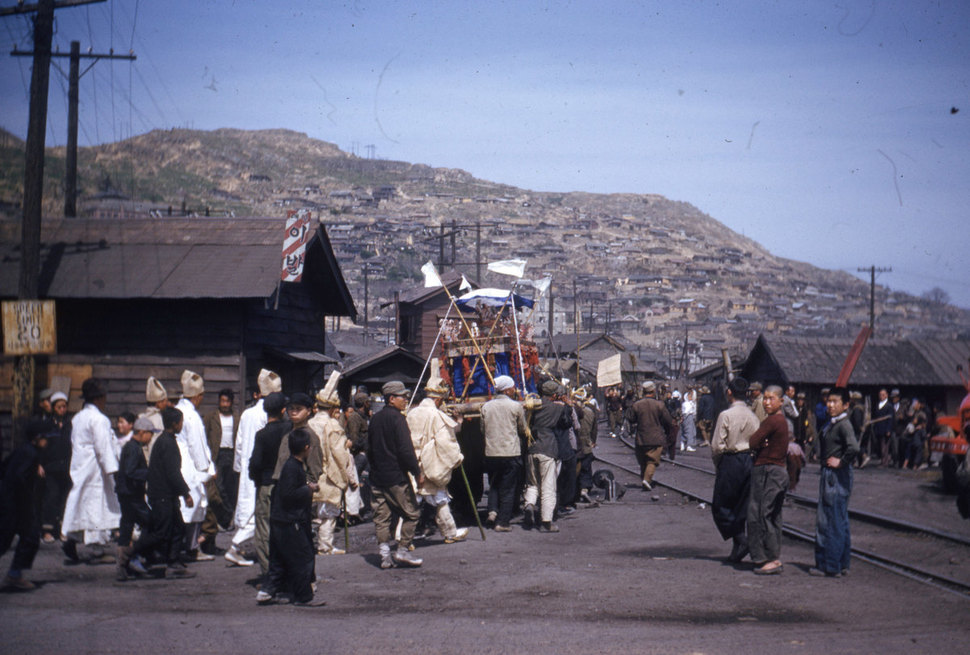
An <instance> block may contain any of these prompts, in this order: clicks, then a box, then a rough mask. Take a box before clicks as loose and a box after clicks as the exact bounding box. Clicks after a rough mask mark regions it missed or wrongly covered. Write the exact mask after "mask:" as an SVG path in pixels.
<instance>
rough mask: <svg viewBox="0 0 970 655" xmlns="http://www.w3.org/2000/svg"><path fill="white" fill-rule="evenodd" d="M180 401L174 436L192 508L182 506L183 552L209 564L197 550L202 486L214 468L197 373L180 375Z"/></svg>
mask: <svg viewBox="0 0 970 655" xmlns="http://www.w3.org/2000/svg"><path fill="white" fill-rule="evenodd" d="M181 382H182V399H181V400H179V402H178V404H177V405H176V406H175V407H176V409H178V410H180V411H181V412H182V417H183V420H182V430H181V431H180V432H179V433H178V434H177V435H175V439H176V441H177V442H178V446H179V452H180V453H181V455H182V477H183V478H184V479H185V483H186V484H187V485H188V486H189V494H190V495H191V496H192V501H193V503H192V506H191V507H189V506H187V505H186V504H185V501H184V499H183V500H182V501H181V503H182V520H183V521H184V522H185V551H186V552H187V553H188V557H189V559H190V560H192V559H195V560H199V561H209V560H213V559H215V558H214V557H213V556H212V555H209V554H207V553H203V552H201V551H200V550H199V535H200V533H201V528H202V520H203V519H204V518H205V512H206V508H208V506H209V501H208V495H207V494H206V492H205V483H206V482H207V481H208V480H209V478H211V477H212V476H213V475H215V472H216V470H215V466H213V464H212V459H211V458H210V456H209V445H208V443H207V441H206V436H205V425H204V424H203V422H202V416H200V415H199V406H200V405H202V400H203V399H204V398H205V381H204V380H203V379H202V376H200V375H199V374H198V373H194V372H192V371H183V372H182V378H181Z"/></svg>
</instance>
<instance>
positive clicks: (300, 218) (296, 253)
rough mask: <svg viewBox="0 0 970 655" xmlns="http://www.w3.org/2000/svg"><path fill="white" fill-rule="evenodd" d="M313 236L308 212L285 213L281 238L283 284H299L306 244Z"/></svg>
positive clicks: (304, 210) (302, 210) (305, 210)
mask: <svg viewBox="0 0 970 655" xmlns="http://www.w3.org/2000/svg"><path fill="white" fill-rule="evenodd" d="M311 236H313V231H312V230H311V229H310V210H309V209H300V210H298V211H292V210H291V211H288V212H286V234H285V236H284V237H283V272H282V274H281V276H280V279H281V280H282V281H283V282H299V281H300V279H301V278H302V277H303V261H304V258H305V257H306V244H307V241H309V240H310V237H311Z"/></svg>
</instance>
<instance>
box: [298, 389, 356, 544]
mask: <svg viewBox="0 0 970 655" xmlns="http://www.w3.org/2000/svg"><path fill="white" fill-rule="evenodd" d="M339 379H340V372H339V371H334V372H333V373H332V374H331V375H330V379H329V380H328V381H327V385H326V386H325V387H324V388H323V389H321V390H320V391H319V392H317V396H316V401H317V408H318V409H319V411H318V412H317V413H316V414H314V415H313V418H311V419H310V422H309V423H308V424H307V427H309V428H310V431H311V432H312V433H313V435H314V436H315V438H316V440H317V441H318V442H319V444H320V452H321V462H320V467H321V474H320V475H319V477H318V478H317V484H318V485H319V487H318V489H317V490H316V491H315V492H314V494H313V506H314V509H315V511H314V515H315V516H316V517H317V520H318V521H319V523H320V525H319V527H318V528H317V554H318V555H343V554H344V553H346V551H345V550H343V549H342V548H338V547H336V546H335V545H334V543H333V533H334V530H335V529H336V527H337V517H338V516H340V511H341V505H342V503H341V500H342V499H343V498H344V493H345V492H347V491H348V489H349V490H351V491H352V490H354V489H356V488H357V468H356V467H355V466H354V458H353V457H352V456H351V454H350V440H349V439H348V438H347V433H346V432H345V431H344V428H343V426H341V425H340V421H339V420H338V419H339V418H340V397H339V396H338V395H337V381H338V380H339ZM359 498H360V496H359V494H358V495H357V496H356V499H355V500H356V502H355V503H353V504H354V505H357V506H355V507H353V508H352V507H351V505H352V503H351V499H350V494H349V493H348V495H347V502H346V505H347V513H348V514H358V513H359V512H360V508H359V502H360V501H359ZM352 509H353V510H355V511H351V510H352Z"/></svg>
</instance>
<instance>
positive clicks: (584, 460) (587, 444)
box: [573, 387, 596, 503]
mask: <svg viewBox="0 0 970 655" xmlns="http://www.w3.org/2000/svg"><path fill="white" fill-rule="evenodd" d="M595 402H596V401H595V399H593V398H590V397H589V393H588V392H587V391H586V388H585V387H580V388H579V389H576V390H575V391H574V392H573V408H574V409H575V410H576V414H577V415H578V418H579V432H577V433H576V444H577V446H578V449H579V451H578V452H577V454H576V460H577V464H576V467H577V469H578V470H579V477H578V478H577V480H576V483H577V489H578V493H577V494H576V501H577V502H584V503H591V502H593V499H592V498H590V496H589V490H590V489H592V488H593V459H594V457H593V448H595V447H596V409H595V408H594V406H593V403H595Z"/></svg>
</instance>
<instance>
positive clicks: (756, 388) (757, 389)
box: [748, 382, 768, 423]
mask: <svg viewBox="0 0 970 655" xmlns="http://www.w3.org/2000/svg"><path fill="white" fill-rule="evenodd" d="M763 388H764V387H762V386H761V383H760V382H752V383H751V386H750V387H749V389H748V403H749V405H750V407H751V411H752V412H754V415H755V416H757V417H758V422H759V423H760V422H761V421H763V420H765V417H766V416H768V413H767V412H766V411H765V406H764V403H763V402H762V398H761V390H762V389H763Z"/></svg>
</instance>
